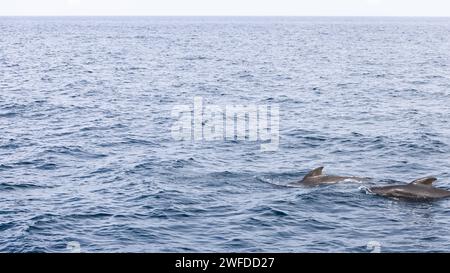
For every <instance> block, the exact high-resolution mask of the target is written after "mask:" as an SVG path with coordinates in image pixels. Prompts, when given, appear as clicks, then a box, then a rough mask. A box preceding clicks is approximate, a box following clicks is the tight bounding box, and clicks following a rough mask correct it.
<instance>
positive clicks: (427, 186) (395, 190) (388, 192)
mask: <svg viewBox="0 0 450 273" xmlns="http://www.w3.org/2000/svg"><path fill="white" fill-rule="evenodd" d="M436 180H437V178H435V177H425V178H420V179H417V180H414V181H413V182H411V183H409V184H405V185H393V186H384V187H372V188H369V191H370V192H372V193H374V194H377V195H380V196H384V197H390V198H395V199H406V200H416V201H421V200H422V201H426V200H435V199H441V198H446V197H450V191H448V190H444V189H439V188H435V187H433V182H434V181H436Z"/></svg>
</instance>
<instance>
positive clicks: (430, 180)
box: [410, 177, 437, 186]
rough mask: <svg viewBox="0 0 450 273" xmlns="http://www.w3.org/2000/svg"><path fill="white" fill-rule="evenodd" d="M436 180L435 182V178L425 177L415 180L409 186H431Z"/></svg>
mask: <svg viewBox="0 0 450 273" xmlns="http://www.w3.org/2000/svg"><path fill="white" fill-rule="evenodd" d="M436 180H437V178H436V177H425V178H419V179H416V180H414V181H413V182H411V183H410V184H414V185H426V186H431V185H433V182H434V181H436Z"/></svg>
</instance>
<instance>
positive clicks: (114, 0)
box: [0, 0, 450, 16]
mask: <svg viewBox="0 0 450 273" xmlns="http://www.w3.org/2000/svg"><path fill="white" fill-rule="evenodd" d="M0 15H298V16H450V1H449V0H0Z"/></svg>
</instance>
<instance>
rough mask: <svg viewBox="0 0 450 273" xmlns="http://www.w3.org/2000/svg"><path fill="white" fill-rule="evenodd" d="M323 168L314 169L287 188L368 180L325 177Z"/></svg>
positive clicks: (352, 177) (354, 177)
mask: <svg viewBox="0 0 450 273" xmlns="http://www.w3.org/2000/svg"><path fill="white" fill-rule="evenodd" d="M323 169H324V167H319V168H316V169H314V170H312V171H310V172H309V173H308V174H306V175H305V177H303V179H302V180H300V181H297V182H293V183H290V184H288V186H293V187H298V186H309V187H314V186H319V185H324V184H335V183H339V182H342V181H345V180H354V181H363V180H367V179H368V178H365V177H356V176H338V175H325V174H323Z"/></svg>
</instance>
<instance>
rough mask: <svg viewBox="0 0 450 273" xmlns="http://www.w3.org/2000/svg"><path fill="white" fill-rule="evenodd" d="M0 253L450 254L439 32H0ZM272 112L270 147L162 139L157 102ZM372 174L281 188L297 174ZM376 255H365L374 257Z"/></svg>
mask: <svg viewBox="0 0 450 273" xmlns="http://www.w3.org/2000/svg"><path fill="white" fill-rule="evenodd" d="M0 34H1V35H0V251H1V252H31V251H37V252H66V251H68V249H67V246H68V244H69V245H70V244H71V242H76V243H78V244H79V246H80V248H81V251H83V252H109V251H112V252H157V251H162V252H183V251H194V252H198V251H202V252H205V251H214V252H217V251H220V252H236V251H245V252H256V251H258V252H269V251H270V252H369V251H370V247H369V248H368V247H367V245H368V244H369V246H370V245H374V244H375V245H378V246H379V247H380V250H381V251H382V252H404V251H449V250H450V225H449V223H450V201H448V200H442V201H438V202H432V203H412V202H402V201H395V200H388V199H383V198H380V197H376V196H373V195H369V194H366V193H365V192H364V190H362V188H364V187H368V186H370V185H373V184H390V183H399V182H404V183H406V182H409V181H411V180H413V179H415V178H419V177H422V176H428V175H434V176H436V177H438V178H439V180H438V181H437V186H439V187H443V188H450V168H449V167H450V161H449V152H450V146H449V145H450V123H449V118H450V92H449V88H450V58H449V57H450V53H449V52H450V50H449V49H450V35H449V34H450V19H448V18H435V19H431V18H287V17H286V18H277V17H271V18H264V17H239V18H233V17H228V18H227V17H172V18H167V17H137V18H127V17H120V18H119V17H118V18H108V17H102V18H95V17H91V18H84V17H68V18H53V17H45V18H38V17H34V18H33V17H27V18H19V17H10V18H8V17H3V18H0ZM195 96H200V97H203V98H205V100H207V101H208V103H211V104H217V105H230V104H243V105H246V104H252V105H253V104H277V105H279V107H280V114H281V117H280V144H279V149H278V150H277V151H273V152H262V151H261V150H260V145H259V143H257V142H250V141H244V140H236V141H214V142H202V141H175V140H174V139H173V138H172V136H171V126H172V123H173V119H172V116H171V109H172V108H173V106H174V105H178V104H190V103H192V102H193V98H194V97H195ZM318 166H325V171H326V172H327V173H330V174H340V175H359V176H368V177H373V178H374V179H373V181H371V182H365V183H363V184H354V183H344V184H339V185H330V186H324V187H318V188H287V187H284V186H283V185H285V184H287V183H289V182H292V181H295V180H298V179H300V178H301V177H302V176H303V175H305V174H306V173H307V172H308V171H309V170H310V169H312V168H315V167H318ZM373 242H375V243H373Z"/></svg>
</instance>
